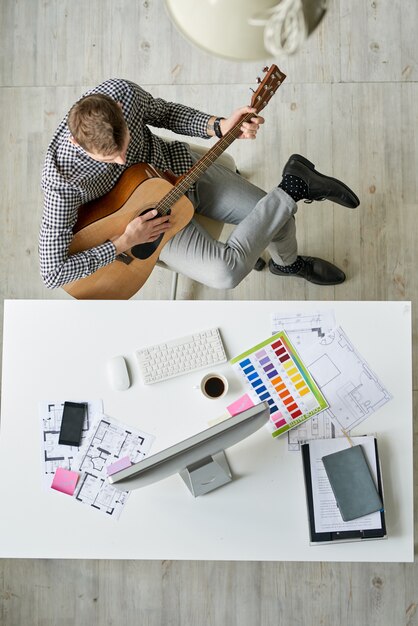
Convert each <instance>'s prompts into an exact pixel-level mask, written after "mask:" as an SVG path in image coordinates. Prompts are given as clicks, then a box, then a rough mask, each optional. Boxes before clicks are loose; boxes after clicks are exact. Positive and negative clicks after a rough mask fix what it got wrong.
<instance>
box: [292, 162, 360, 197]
mask: <svg viewBox="0 0 418 626" xmlns="http://www.w3.org/2000/svg"><path fill="white" fill-rule="evenodd" d="M286 174H290V175H291V176H297V177H298V178H301V179H302V180H303V181H304V182H305V183H306V184H307V186H308V197H307V199H306V200H305V202H312V201H313V200H330V201H331V202H336V203H337V204H342V205H343V206H346V207H349V208H350V209H355V208H356V207H358V205H359V204H360V200H359V199H358V198H357V196H356V194H355V193H354V192H353V191H351V189H350V188H349V187H347V185H344V183H342V182H341V181H340V180H337V179H336V178H331V176H324V174H320V173H319V172H317V171H316V170H315V165H314V164H313V163H311V162H310V161H308V159H305V157H303V156H301V155H300V154H292V156H291V157H290V158H289V160H288V162H287V163H286V165H285V166H284V168H283V176H285V175H286Z"/></svg>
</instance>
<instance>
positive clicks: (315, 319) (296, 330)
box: [272, 311, 336, 356]
mask: <svg viewBox="0 0 418 626" xmlns="http://www.w3.org/2000/svg"><path fill="white" fill-rule="evenodd" d="M335 326H336V322H335V314H334V311H312V312H311V313H296V312H295V313H287V312H286V313H279V312H277V313H273V315H272V334H273V335H274V333H277V332H278V331H279V330H285V331H286V333H287V334H288V335H289V339H290V341H291V342H292V344H293V345H294V346H295V348H296V350H298V351H299V352H300V354H301V356H303V352H302V349H306V348H308V347H309V346H311V345H315V344H317V343H318V341H319V340H320V339H322V338H323V337H324V336H325V335H327V334H328V333H329V332H330V331H331V330H332V329H333V328H335Z"/></svg>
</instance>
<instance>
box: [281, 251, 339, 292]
mask: <svg viewBox="0 0 418 626" xmlns="http://www.w3.org/2000/svg"><path fill="white" fill-rule="evenodd" d="M298 258H299V259H302V260H303V265H302V267H301V268H300V270H299V271H298V272H295V273H294V274H290V273H289V274H287V273H286V272H281V271H280V269H279V266H278V265H276V264H275V263H274V261H273V259H270V261H269V270H270V272H271V273H272V274H276V275H277V276H299V277H300V278H304V279H305V280H307V281H309V282H310V283H315V285H339V284H340V283H343V282H344V281H345V274H344V272H343V271H342V270H340V269H338V267H336V266H335V265H333V264H332V263H329V262H328V261H324V260H323V259H318V258H316V257H314V256H301V257H298Z"/></svg>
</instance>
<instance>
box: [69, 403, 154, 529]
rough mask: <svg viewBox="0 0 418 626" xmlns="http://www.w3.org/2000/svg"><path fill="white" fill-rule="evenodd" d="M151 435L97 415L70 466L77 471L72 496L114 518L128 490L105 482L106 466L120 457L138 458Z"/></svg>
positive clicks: (117, 515) (144, 454)
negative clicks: (119, 488) (78, 475)
mask: <svg viewBox="0 0 418 626" xmlns="http://www.w3.org/2000/svg"><path fill="white" fill-rule="evenodd" d="M154 439H155V437H154V435H150V434H148V433H145V432H143V431H140V430H137V429H134V428H128V427H126V426H124V425H123V424H121V423H120V422H117V421H116V420H114V419H113V418H111V417H109V416H106V415H103V416H102V417H101V418H99V419H98V420H97V421H96V423H95V424H94V425H93V426H92V428H91V432H90V433H89V437H88V440H87V441H86V443H85V445H83V447H82V448H81V449H80V453H79V455H78V456H77V458H76V459H74V462H73V469H74V470H76V471H78V472H80V474H81V476H80V479H79V481H78V483H77V488H76V491H75V493H74V497H75V499H76V500H77V501H78V502H82V503H83V504H87V505H88V506H90V507H92V508H93V509H95V510H96V511H97V510H98V511H101V512H102V513H106V514H107V515H109V516H110V517H113V518H116V519H117V518H118V517H119V516H120V514H121V512H122V509H123V507H124V505H125V504H126V501H127V499H128V495H129V492H128V491H119V490H118V489H116V488H115V487H113V485H111V484H109V482H108V480H107V476H108V473H107V466H108V465H111V464H113V463H115V462H117V461H118V460H119V459H122V458H123V457H129V459H130V460H131V462H132V463H137V462H138V461H141V460H142V459H143V458H144V457H145V456H146V455H147V454H148V452H149V450H150V448H151V445H152V443H153V441H154Z"/></svg>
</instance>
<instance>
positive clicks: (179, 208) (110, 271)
mask: <svg viewBox="0 0 418 626" xmlns="http://www.w3.org/2000/svg"><path fill="white" fill-rule="evenodd" d="M263 71H264V72H265V73H266V75H265V77H264V79H263V80H261V79H260V78H258V79H257V80H258V83H259V86H258V88H257V90H256V91H254V90H253V91H254V94H253V96H252V98H251V106H252V107H254V108H255V109H256V111H257V113H259V112H260V111H261V110H262V109H263V108H264V107H265V106H266V104H267V103H268V102H269V100H270V98H271V97H272V96H273V94H274V93H275V92H276V90H277V89H278V88H279V86H280V85H281V84H282V82H283V80H284V79H285V78H286V75H285V74H283V73H282V72H281V71H280V70H279V68H278V67H277V66H276V65H272V66H271V67H270V68H267V67H265V68H264V70H263ZM252 117H254V113H246V114H245V115H244V116H243V117H242V118H241V120H240V121H239V122H238V123H237V124H236V125H235V126H234V128H232V129H231V130H230V131H228V132H227V133H226V134H225V135H224V136H223V137H222V138H221V139H219V141H218V142H217V143H216V144H214V146H213V147H212V148H211V149H210V150H208V152H207V153H206V154H205V155H204V156H203V157H202V158H201V159H200V160H199V161H197V162H196V163H195V164H194V165H193V166H192V167H191V168H190V170H189V171H188V172H187V173H186V174H184V175H183V176H180V177H175V176H174V175H173V174H172V173H171V172H161V171H159V170H158V169H156V168H155V167H153V166H152V165H148V164H147V163H137V164H136V165H132V166H131V167H128V168H127V169H126V170H125V172H124V173H123V174H122V176H121V177H120V178H119V180H118V182H117V183H116V185H115V186H114V187H113V189H112V190H111V191H109V193H107V194H106V195H104V196H102V197H100V198H98V199H97V200H93V201H91V202H89V203H87V204H84V205H82V206H81V207H80V209H79V211H78V218H77V222H76V224H75V226H74V229H73V239H72V241H71V244H70V247H69V251H68V252H69V254H70V255H71V254H76V253H77V252H82V251H84V250H88V249H90V248H93V247H95V246H99V245H100V244H102V243H104V242H105V241H108V240H109V239H112V238H114V237H117V236H119V235H121V234H122V233H123V232H124V231H125V229H126V227H127V225H128V224H129V222H130V221H131V220H133V219H135V218H136V217H138V216H140V215H143V214H144V213H146V212H148V211H151V210H152V209H157V211H158V214H157V215H156V217H161V216H164V215H170V228H169V229H168V230H167V231H166V232H165V233H163V234H162V235H161V236H160V237H159V238H158V239H157V240H156V241H153V242H150V243H144V244H139V245H136V246H133V247H132V248H131V249H130V250H128V251H126V252H123V253H122V254H118V255H117V256H116V259H115V261H113V263H110V264H109V265H106V266H105V267H102V268H100V269H99V270H97V271H96V272H94V273H93V274H91V275H90V276H87V277H85V278H81V279H79V280H77V281H74V282H71V283H67V284H66V285H64V286H63V288H64V289H65V291H66V292H67V293H69V294H70V295H71V296H73V297H74V298H77V299H93V300H101V299H109V300H128V299H129V298H131V297H132V296H133V295H134V294H135V293H137V292H138V291H139V289H141V287H142V286H143V285H144V284H145V282H146V281H147V278H148V277H149V275H150V274H151V272H152V270H153V269H154V266H155V264H156V262H157V260H158V257H159V254H160V252H161V249H162V248H163V247H164V246H165V244H166V243H167V241H169V240H170V239H171V238H172V237H174V235H175V234H176V233H178V232H179V231H180V230H182V229H183V228H184V227H185V226H187V224H188V223H189V222H190V221H191V219H192V217H193V214H194V207H193V205H192V203H191V202H190V200H189V199H188V198H187V196H185V193H186V192H187V190H188V189H189V188H190V187H191V186H192V185H193V184H194V183H195V182H196V180H197V179H198V178H199V177H200V176H201V175H202V174H203V172H205V170H206V169H207V168H208V167H209V166H210V165H211V164H212V163H213V162H214V161H215V160H216V159H217V158H218V157H219V156H220V155H221V154H222V152H224V151H225V150H226V149H227V148H228V147H229V146H230V145H231V143H232V142H233V141H234V140H235V139H236V138H237V137H238V136H239V135H240V132H241V131H240V128H241V125H242V123H243V122H248V121H249V120H250V119H251V118H252Z"/></svg>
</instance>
